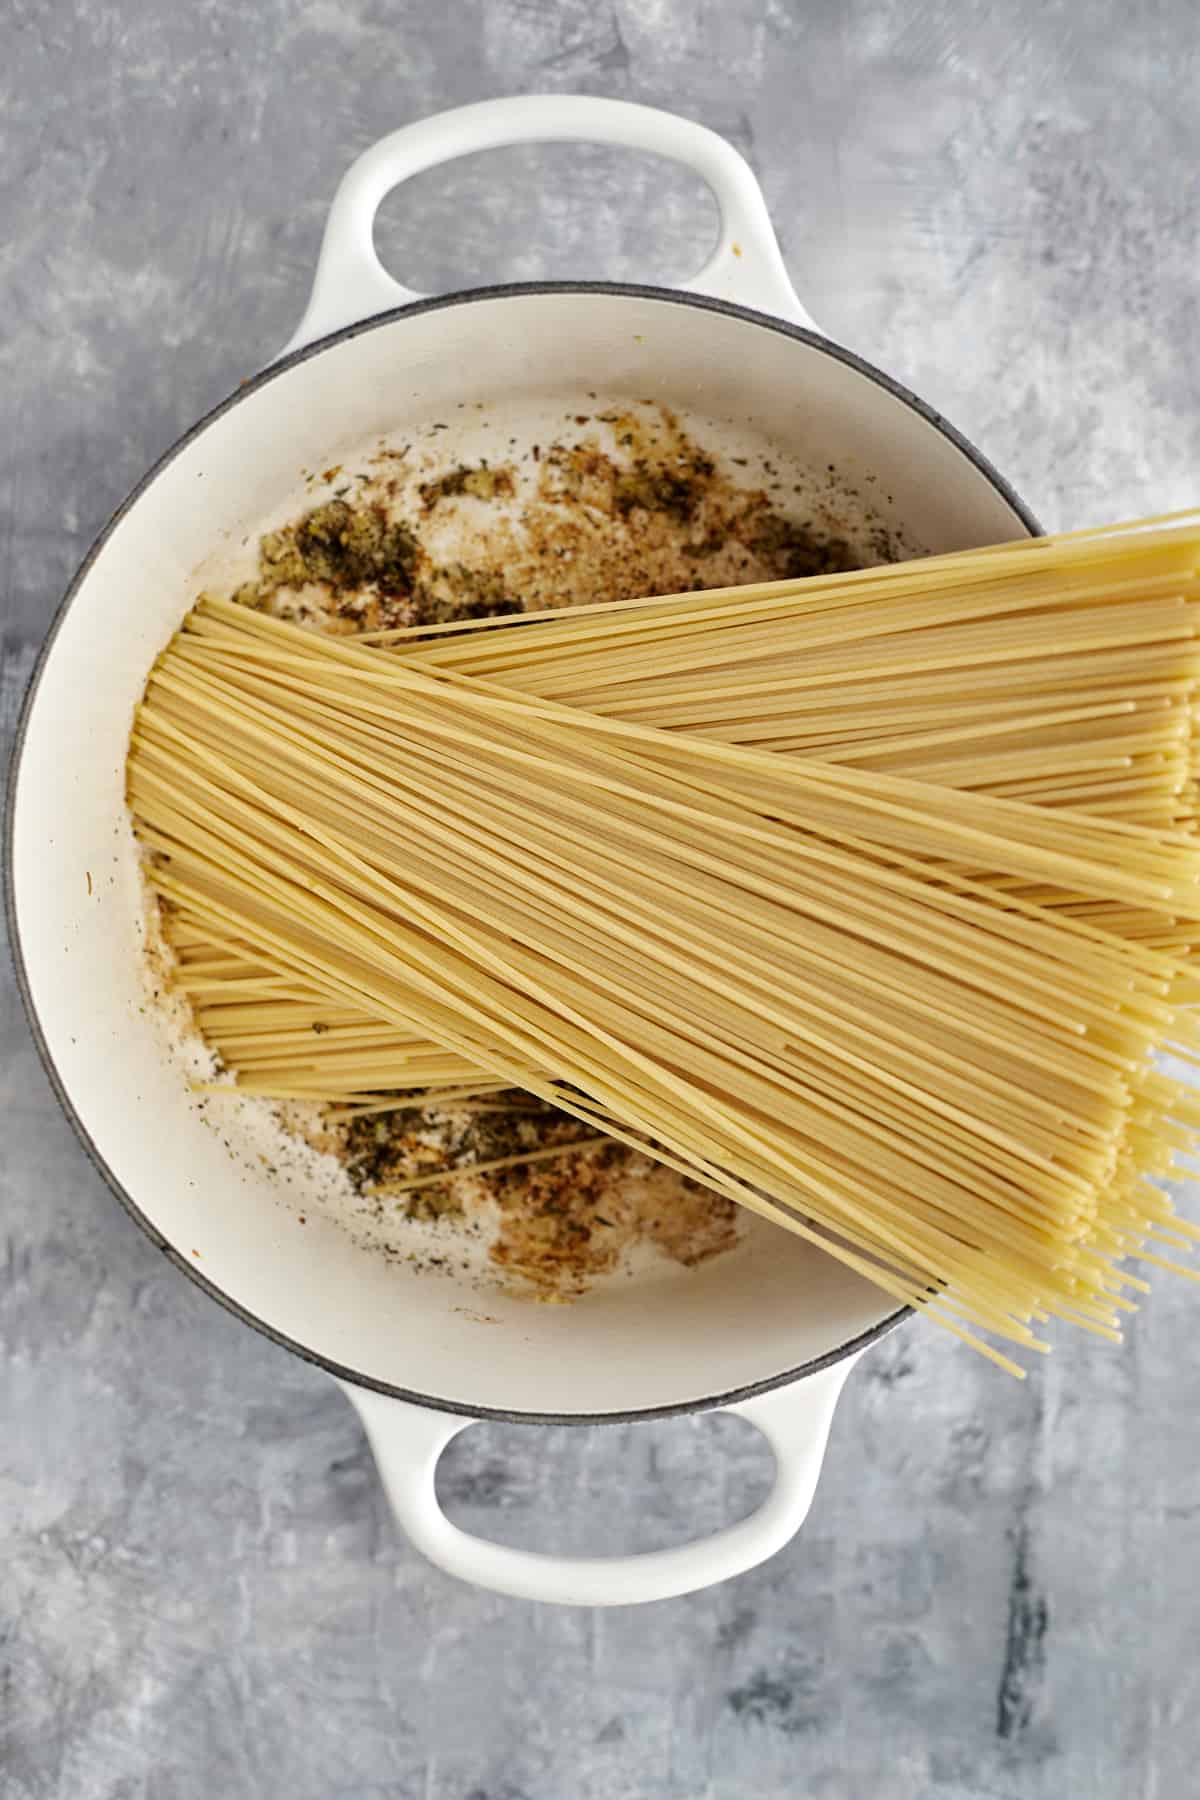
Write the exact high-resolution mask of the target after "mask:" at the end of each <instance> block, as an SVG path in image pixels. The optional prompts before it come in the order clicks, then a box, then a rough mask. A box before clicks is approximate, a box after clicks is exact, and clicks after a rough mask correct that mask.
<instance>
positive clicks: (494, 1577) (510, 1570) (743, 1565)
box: [339, 1356, 858, 1606]
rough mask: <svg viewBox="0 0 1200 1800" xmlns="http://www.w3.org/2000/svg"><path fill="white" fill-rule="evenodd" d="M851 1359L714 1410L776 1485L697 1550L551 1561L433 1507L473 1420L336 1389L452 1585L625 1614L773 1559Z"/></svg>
mask: <svg viewBox="0 0 1200 1800" xmlns="http://www.w3.org/2000/svg"><path fill="white" fill-rule="evenodd" d="M857 1360H858V1359H857V1357H856V1356H851V1357H846V1358H845V1359H843V1360H842V1361H841V1362H837V1363H834V1364H833V1365H832V1366H831V1367H830V1368H828V1369H822V1370H820V1371H819V1372H818V1373H817V1374H815V1375H809V1376H807V1377H806V1378H805V1379H804V1380H803V1381H800V1382H795V1383H793V1384H792V1385H790V1386H788V1387H785V1388H779V1389H775V1390H774V1391H772V1392H771V1393H768V1394H759V1395H757V1396H756V1397H755V1398H754V1399H752V1400H742V1401H739V1402H737V1403H736V1404H735V1405H731V1406H726V1407H723V1408H722V1409H721V1410H722V1411H723V1412H730V1413H736V1414H737V1416H738V1417H739V1418H742V1419H749V1421H750V1423H751V1424H752V1425H756V1426H757V1427H758V1429H759V1430H760V1431H761V1432H762V1434H763V1436H764V1437H765V1438H766V1439H767V1441H768V1443H769V1444H770V1446H771V1448H772V1450H773V1451H774V1453H775V1485H774V1487H773V1488H772V1490H771V1492H770V1494H769V1495H768V1496H767V1498H766V1500H765V1501H764V1502H763V1504H762V1506H760V1507H759V1509H758V1511H757V1512H754V1513H751V1515H750V1517H749V1518H748V1519H743V1520H742V1521H741V1522H740V1523H739V1524H737V1525H731V1526H729V1527H728V1528H727V1529H725V1530H723V1531H718V1532H716V1533H715V1534H714V1535H713V1536H712V1537H708V1538H702V1539H700V1540H699V1541H698V1542H696V1543H691V1544H680V1545H678V1546H677V1547H676V1548H675V1549H672V1550H652V1551H649V1552H647V1553H645V1554H642V1555H638V1556H615V1557H578V1556H551V1555H547V1554H545V1553H544V1552H541V1551H532V1550H512V1549H509V1548H507V1547H506V1546H505V1545H503V1544H493V1543H491V1542H490V1541H489V1540H488V1539H486V1538H479V1537H474V1536H473V1535H472V1534H471V1533H470V1532H466V1531H462V1530H460V1529H459V1527H458V1526H457V1525H452V1524H451V1522H450V1520H449V1519H448V1518H447V1517H446V1515H445V1513H444V1512H443V1511H442V1509H441V1507H440V1506H439V1505H438V1501H437V1495H436V1493H435V1490H434V1472H435V1470H436V1469H437V1465H438V1459H439V1457H440V1456H441V1454H442V1451H443V1450H444V1449H445V1448H446V1445H447V1444H448V1443H449V1442H450V1440H451V1438H454V1437H457V1436H458V1433H459V1432H460V1431H465V1430H466V1428H467V1426H468V1425H474V1424H477V1423H478V1420H475V1419H469V1418H463V1417H461V1416H458V1415H454V1414H450V1413H442V1412H434V1411H432V1410H431V1409H430V1408H428V1407H424V1406H413V1405H411V1404H410V1403H409V1402H408V1401H405V1400H393V1399H391V1398H389V1397H388V1396H387V1395H386V1394H377V1393H374V1392H372V1391H370V1390H369V1389H367V1388H360V1387H355V1386H352V1385H351V1384H350V1383H349V1382H346V1381H343V1382H340V1383H339V1385H340V1386H341V1387H342V1388H343V1389H344V1391H345V1393H346V1394H347V1396H348V1397H349V1399H350V1400H351V1401H352V1403H353V1404H354V1406H355V1408H356V1409H357V1411H358V1415H359V1417H360V1419H361V1420H362V1423H363V1427H364V1429H365V1431H366V1434H367V1438H368V1440H369V1442H370V1445H371V1449H372V1450H373V1451H374V1454H375V1460H376V1462H377V1464H378V1465H379V1473H380V1475H381V1477H382V1479H383V1485H384V1489H385V1490H386V1493H387V1496H388V1499H389V1500H390V1501H391V1505H392V1510H393V1511H394V1512H395V1514H396V1518H397V1519H398V1521H399V1523H400V1525H401V1526H402V1527H403V1529H404V1530H405V1532H407V1534H408V1536H409V1537H410V1538H411V1539H412V1542H413V1543H414V1544H415V1545H416V1547H417V1549H418V1550H420V1551H421V1552H422V1553H423V1554H424V1555H425V1556H427V1557H428V1558H429V1560H430V1562H432V1563H436V1564H437V1566H438V1568H440V1569H444V1570H445V1571H446V1573H447V1574H448V1575H454V1576H457V1577H458V1579H459V1580H460V1581H471V1582H474V1583H476V1585H477V1586H479V1587H483V1588H489V1589H490V1590H491V1591H492V1592H493V1593H497V1594H510V1595H513V1596H515V1597H516V1598H517V1599H519V1600H543V1601H550V1602H553V1603H554V1604H557V1605H559V1606H630V1605H634V1604H636V1603H638V1602H641V1601H645V1600H670V1599H673V1598H674V1597H675V1596H677V1595H679V1594H690V1593H694V1592H695V1591H696V1590H697V1589H698V1588H706V1587H713V1586H715V1585H716V1583H717V1582H720V1581H727V1580H728V1579H729V1577H730V1576H732V1575H741V1574H742V1573H744V1571H745V1570H747V1569H753V1568H754V1567H755V1566H756V1565H757V1564H758V1563H761V1562H765V1560H766V1559H767V1557H769V1556H773V1555H774V1554H775V1552H776V1551H777V1550H781V1549H782V1548H783V1546H784V1544H786V1543H787V1542H788V1541H789V1540H790V1539H791V1538H792V1537H794V1536H795V1534H796V1532H797V1531H798V1530H799V1529H800V1527H801V1525H802V1524H803V1523H804V1520H805V1518H806V1517H807V1514H808V1509H809V1507H810V1506H811V1504H812V1497H813V1493H814V1491H815V1489H816V1485H817V1476H818V1475H819V1474H820V1472H821V1462H822V1459H823V1458H824V1454H825V1445H826V1442H827V1440H828V1437H829V1426H830V1422H831V1420H832V1418H833V1409H834V1406H835V1405H836V1403H837V1398H838V1395H839V1394H840V1393H841V1391H842V1384H843V1382H844V1381H845V1379H846V1376H847V1375H848V1374H849V1372H850V1369H851V1367H852V1366H853V1364H854V1363H855V1362H856V1361H857Z"/></svg>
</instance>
